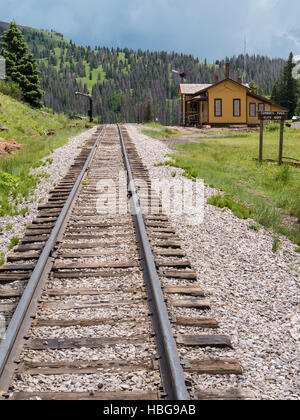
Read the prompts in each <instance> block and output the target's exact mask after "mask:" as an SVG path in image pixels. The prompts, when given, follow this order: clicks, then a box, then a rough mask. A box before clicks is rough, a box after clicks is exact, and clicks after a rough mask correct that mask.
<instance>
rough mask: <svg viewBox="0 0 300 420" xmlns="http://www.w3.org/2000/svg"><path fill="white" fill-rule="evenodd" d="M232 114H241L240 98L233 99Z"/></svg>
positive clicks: (237, 115)
mask: <svg viewBox="0 0 300 420" xmlns="http://www.w3.org/2000/svg"><path fill="white" fill-rule="evenodd" d="M233 116H234V117H240V116H241V100H240V99H234V100H233Z"/></svg>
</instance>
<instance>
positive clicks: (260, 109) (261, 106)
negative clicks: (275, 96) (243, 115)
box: [258, 103, 265, 112]
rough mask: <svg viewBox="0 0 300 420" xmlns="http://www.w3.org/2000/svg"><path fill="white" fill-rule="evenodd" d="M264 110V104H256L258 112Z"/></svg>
mask: <svg viewBox="0 0 300 420" xmlns="http://www.w3.org/2000/svg"><path fill="white" fill-rule="evenodd" d="M264 110H265V104H263V103H261V104H258V112H264Z"/></svg>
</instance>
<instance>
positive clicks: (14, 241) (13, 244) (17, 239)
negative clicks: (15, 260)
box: [8, 236, 20, 250]
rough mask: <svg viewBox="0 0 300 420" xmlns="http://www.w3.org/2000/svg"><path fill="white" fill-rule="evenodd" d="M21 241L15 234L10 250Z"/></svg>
mask: <svg viewBox="0 0 300 420" xmlns="http://www.w3.org/2000/svg"><path fill="white" fill-rule="evenodd" d="M19 242H20V239H19V238H17V237H16V236H13V237H12V238H11V241H10V244H9V247H8V249H9V250H12V249H13V248H14V247H15V246H17V245H18V244H19Z"/></svg>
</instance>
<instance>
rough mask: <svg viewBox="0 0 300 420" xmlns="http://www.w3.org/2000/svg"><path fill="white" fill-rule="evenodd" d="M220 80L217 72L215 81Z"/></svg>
mask: <svg viewBox="0 0 300 420" xmlns="http://www.w3.org/2000/svg"><path fill="white" fill-rule="evenodd" d="M218 82H219V76H218V75H217V74H215V83H218Z"/></svg>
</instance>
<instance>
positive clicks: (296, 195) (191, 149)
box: [166, 127, 300, 245]
mask: <svg viewBox="0 0 300 420" xmlns="http://www.w3.org/2000/svg"><path fill="white" fill-rule="evenodd" d="M272 130H273V131H272ZM272 130H271V129H269V128H268V129H266V130H265V136H264V156H265V157H268V158H273V159H277V158H278V144H279V135H278V134H279V133H278V130H277V128H276V127H275V128H273V129H272ZM299 134H300V130H297V129H285V134H284V156H287V157H293V158H296V159H300V135H299ZM258 137H259V134H258V133H247V134H246V135H245V133H242V134H241V135H240V136H238V135H237V133H235V135H234V136H233V137H229V138H223V137H218V138H202V139H201V141H199V143H193V144H182V145H179V146H176V149H177V150H178V151H179V153H176V154H175V153H174V154H171V155H170V157H171V158H172V160H170V161H169V162H167V163H166V164H169V165H170V166H173V167H178V168H182V169H184V171H185V172H184V174H185V176H187V177H189V178H191V179H195V178H200V179H204V181H205V183H206V184H208V185H210V186H211V187H215V188H218V189H220V190H222V191H223V192H224V193H225V197H226V200H229V201H228V202H227V203H222V199H221V198H217V199H215V200H216V205H219V204H222V205H223V204H224V205H225V207H229V208H230V207H233V206H234V203H240V204H244V207H245V208H246V209H249V208H250V209H251V218H252V219H254V220H256V222H258V223H259V224H260V225H263V226H265V227H267V228H269V229H271V230H273V231H274V232H276V233H277V234H284V235H286V236H287V237H289V238H290V239H291V240H293V241H294V242H295V243H296V244H297V245H300V224H299V223H298V224H297V223H291V222H290V219H291V218H290V216H293V217H294V218H298V220H300V169H299V168H296V167H292V166H289V165H282V166H279V165H278V164H277V163H271V162H264V163H262V164H259V163H258V162H257V161H255V160H254V158H257V157H258V144H259V138H258ZM243 214H244V212H243V211H242V216H243Z"/></svg>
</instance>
